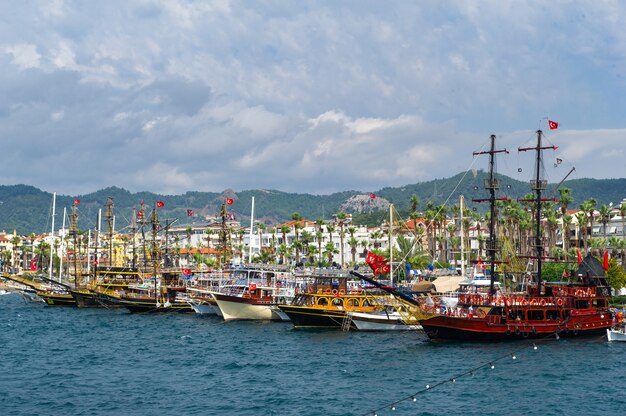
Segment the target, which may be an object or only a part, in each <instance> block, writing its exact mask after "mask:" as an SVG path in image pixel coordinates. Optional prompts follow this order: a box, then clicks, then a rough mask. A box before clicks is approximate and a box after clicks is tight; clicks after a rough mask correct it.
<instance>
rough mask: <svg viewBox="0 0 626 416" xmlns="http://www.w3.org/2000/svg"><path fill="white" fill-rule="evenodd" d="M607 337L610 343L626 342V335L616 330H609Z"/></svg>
mask: <svg viewBox="0 0 626 416" xmlns="http://www.w3.org/2000/svg"><path fill="white" fill-rule="evenodd" d="M606 337H607V339H608V340H609V341H623V342H624V341H626V333H625V332H622V331H620V330H616V329H611V328H609V329H607V330H606Z"/></svg>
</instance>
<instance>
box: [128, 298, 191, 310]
mask: <svg viewBox="0 0 626 416" xmlns="http://www.w3.org/2000/svg"><path fill="white" fill-rule="evenodd" d="M117 304H118V305H119V306H123V307H124V308H126V309H128V310H129V311H130V312H132V313H194V310H193V309H192V308H191V306H190V305H189V304H188V303H187V302H171V303H170V304H167V303H166V304H159V305H157V303H156V302H155V300H154V299H141V298H126V297H120V298H119V300H117Z"/></svg>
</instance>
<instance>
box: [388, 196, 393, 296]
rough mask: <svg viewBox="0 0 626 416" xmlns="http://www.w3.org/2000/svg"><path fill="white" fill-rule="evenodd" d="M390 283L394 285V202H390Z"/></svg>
mask: <svg viewBox="0 0 626 416" xmlns="http://www.w3.org/2000/svg"><path fill="white" fill-rule="evenodd" d="M389 285H390V286H391V287H393V204H389Z"/></svg>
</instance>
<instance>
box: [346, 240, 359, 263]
mask: <svg viewBox="0 0 626 416" xmlns="http://www.w3.org/2000/svg"><path fill="white" fill-rule="evenodd" d="M358 244H359V240H357V239H356V238H355V237H354V235H352V236H351V237H350V239H349V240H348V245H349V246H350V254H351V255H352V264H356V247H357V245H358Z"/></svg>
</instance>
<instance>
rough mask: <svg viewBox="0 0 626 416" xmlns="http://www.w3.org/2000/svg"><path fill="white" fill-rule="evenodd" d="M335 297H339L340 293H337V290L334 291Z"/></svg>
mask: <svg viewBox="0 0 626 416" xmlns="http://www.w3.org/2000/svg"><path fill="white" fill-rule="evenodd" d="M333 296H334V297H337V296H339V292H337V289H333Z"/></svg>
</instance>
